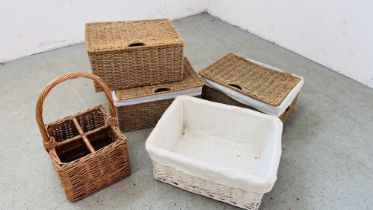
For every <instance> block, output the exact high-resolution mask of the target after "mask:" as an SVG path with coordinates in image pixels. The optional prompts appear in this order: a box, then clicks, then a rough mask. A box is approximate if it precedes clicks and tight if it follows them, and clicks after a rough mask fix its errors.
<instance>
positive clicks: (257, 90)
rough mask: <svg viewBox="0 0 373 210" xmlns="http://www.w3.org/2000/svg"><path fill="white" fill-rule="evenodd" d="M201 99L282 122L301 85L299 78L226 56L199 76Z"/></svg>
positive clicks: (236, 57)
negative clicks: (202, 81)
mask: <svg viewBox="0 0 373 210" xmlns="http://www.w3.org/2000/svg"><path fill="white" fill-rule="evenodd" d="M200 75H201V77H202V78H203V80H204V82H205V86H204V87H203V91H202V92H203V94H202V98H204V99H207V100H210V101H215V102H220V103H224V104H229V105H235V106H240V107H245V108H250V109H255V110H257V111H260V112H263V113H265V114H270V115H274V116H277V117H279V118H280V119H281V120H282V121H283V122H285V121H286V120H287V119H288V118H289V117H290V115H291V114H292V113H293V112H294V111H295V104H296V102H297V96H298V94H299V92H300V90H301V88H302V86H303V84H304V80H303V78H302V77H301V76H297V75H294V74H291V73H289V72H285V71H283V70H281V69H278V68H276V67H273V66H269V65H267V64H263V63H260V62H258V61H255V60H251V59H248V58H244V57H241V56H238V55H235V54H233V53H228V54H226V55H225V56H223V57H222V58H220V59H218V60H217V61H216V62H215V63H213V64H211V65H210V66H208V67H207V68H205V69H204V70H202V71H201V72H200Z"/></svg>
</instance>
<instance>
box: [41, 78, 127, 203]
mask: <svg viewBox="0 0 373 210" xmlns="http://www.w3.org/2000/svg"><path fill="white" fill-rule="evenodd" d="M78 77H85V78H88V79H91V80H94V81H95V82H97V84H99V85H101V86H102V88H103V90H104V92H105V95H106V98H107V100H108V104H109V108H110V115H109V114H108V113H107V112H106V111H105V109H104V108H103V106H101V105H99V106H96V107H94V108H92V109H88V110H86V111H84V112H80V113H77V114H74V115H72V116H68V117H65V118H63V119H60V120H57V121H55V122H52V123H49V124H46V125H45V124H44V121H43V116H42V112H43V103H44V100H45V98H46V96H47V95H48V93H49V92H50V91H51V90H52V89H53V88H54V87H55V86H56V85H58V84H59V83H61V82H63V81H66V80H69V79H75V78H78ZM36 121H37V123H38V126H39V130H40V133H41V136H42V138H43V142H44V148H45V149H46V151H47V152H48V154H49V156H50V158H51V159H52V163H53V166H54V168H55V169H56V171H57V173H58V175H59V177H60V180H61V183H62V186H63V188H64V190H65V194H66V196H67V198H68V199H69V200H70V201H76V200H78V199H80V198H82V197H84V196H87V195H88V194H90V193H92V192H94V191H96V190H98V189H100V188H102V187H104V186H107V185H109V184H111V183H113V182H115V181H117V180H119V179H120V178H123V177H125V176H128V175H129V174H130V161H129V157H128V149H127V139H126V138H125V136H124V135H123V134H122V133H121V132H120V130H119V129H118V127H117V119H116V111H115V107H114V104H113V100H112V98H111V94H110V90H109V88H108V86H107V85H106V84H105V83H104V82H103V80H102V79H100V78H99V77H98V76H96V75H93V74H90V73H85V72H74V73H69V74H65V75H63V76H60V77H58V78H56V79H55V80H53V81H52V82H50V83H48V85H46V86H45V88H44V89H43V91H42V92H41V94H40V96H39V98H38V101H37V104H36Z"/></svg>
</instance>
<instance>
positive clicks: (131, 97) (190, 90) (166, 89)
mask: <svg viewBox="0 0 373 210" xmlns="http://www.w3.org/2000/svg"><path fill="white" fill-rule="evenodd" d="M202 84H203V82H202V80H201V78H200V77H199V75H198V74H197V73H196V72H195V71H194V70H193V68H192V66H191V64H190V62H189V61H188V59H187V58H185V59H184V79H183V80H182V81H179V82H171V83H165V84H158V85H150V86H144V87H136V88H131V89H125V90H117V91H113V92H112V94H113V98H114V104H115V106H116V109H117V113H118V120H119V127H120V129H121V131H122V132H128V131H133V130H139V129H144V128H151V127H154V126H155V125H156V124H157V122H158V120H159V118H160V117H161V116H162V114H163V112H164V111H165V110H166V109H167V107H168V106H169V105H170V104H171V103H172V101H173V100H174V98H175V97H176V96H178V95H190V96H196V97H200V96H201V93H202Z"/></svg>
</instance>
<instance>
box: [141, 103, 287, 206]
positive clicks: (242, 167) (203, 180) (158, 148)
mask: <svg viewBox="0 0 373 210" xmlns="http://www.w3.org/2000/svg"><path fill="white" fill-rule="evenodd" d="M281 134H282V122H281V121H280V120H279V119H278V118H277V117H274V116H270V115H266V114H262V113H259V112H256V111H253V110H249V109H243V108H239V107H234V106H229V105H224V104H219V103H214V102H209V101H205V100H201V99H196V98H193V97H189V96H179V97H177V98H176V99H175V100H174V102H173V103H172V104H171V105H170V107H169V108H168V109H167V111H166V112H165V113H164V115H163V116H162V118H161V119H160V120H159V122H158V124H157V126H156V127H155V128H154V129H153V131H152V133H151V134H150V136H149V138H148V139H147V141H146V143H145V145H146V150H147V151H148V153H149V155H150V158H151V159H152V162H153V173H154V177H155V178H156V179H157V180H160V181H163V182H166V183H169V184H171V185H174V186H177V187H180V188H182V189H185V190H188V191H190V192H193V193H197V194H201V195H204V196H206V197H210V198H213V199H215V200H219V201H223V202H226V203H229V204H231V205H234V206H238V207H241V208H245V209H258V208H259V206H260V202H261V199H262V196H263V194H264V193H266V192H269V191H270V190H271V189H272V187H273V185H274V183H275V181H276V178H277V168H278V165H279V161H280V156H281Z"/></svg>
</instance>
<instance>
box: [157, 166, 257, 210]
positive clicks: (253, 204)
mask: <svg viewBox="0 0 373 210" xmlns="http://www.w3.org/2000/svg"><path fill="white" fill-rule="evenodd" d="M152 162H153V174H154V177H155V178H156V179H157V180H159V181H162V182H165V183H168V184H171V185H173V186H176V187H179V188H182V189H184V190H187V191H190V192H193V193H197V194H200V195H203V196H206V197H209V198H212V199H215V200H218V201H222V202H225V203H229V204H231V205H233V206H238V207H240V208H244V209H250V210H254V209H259V206H260V203H261V200H262V197H263V194H260V193H256V192H248V191H246V190H243V189H239V188H232V187H229V186H225V185H221V184H218V183H214V182H211V181H208V180H205V179H201V178H198V177H195V176H191V175H189V174H186V173H184V172H182V171H179V170H176V169H174V168H171V167H168V166H165V165H162V164H160V163H158V162H156V161H152Z"/></svg>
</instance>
